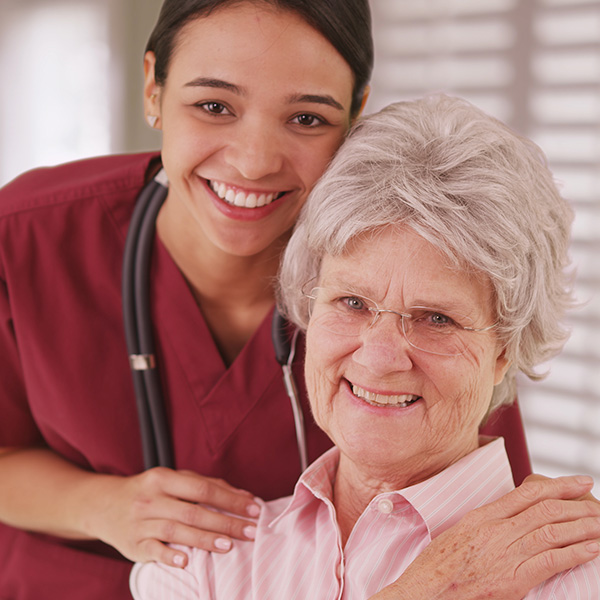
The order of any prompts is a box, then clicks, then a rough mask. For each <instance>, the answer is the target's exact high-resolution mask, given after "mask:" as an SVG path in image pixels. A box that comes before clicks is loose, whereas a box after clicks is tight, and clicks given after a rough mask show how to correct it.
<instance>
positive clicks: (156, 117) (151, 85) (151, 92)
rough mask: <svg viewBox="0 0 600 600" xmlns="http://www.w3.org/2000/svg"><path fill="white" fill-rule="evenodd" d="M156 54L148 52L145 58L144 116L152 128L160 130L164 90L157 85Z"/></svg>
mask: <svg viewBox="0 0 600 600" xmlns="http://www.w3.org/2000/svg"><path fill="white" fill-rule="evenodd" d="M155 64H156V57H155V56H154V52H146V54H145V56H144V114H145V115H146V120H147V121H148V122H149V123H150V124H151V127H153V128H155V129H160V128H161V124H160V113H161V110H160V95H161V92H162V88H161V87H160V86H159V85H158V84H157V83H156V78H155V76H154V66H155Z"/></svg>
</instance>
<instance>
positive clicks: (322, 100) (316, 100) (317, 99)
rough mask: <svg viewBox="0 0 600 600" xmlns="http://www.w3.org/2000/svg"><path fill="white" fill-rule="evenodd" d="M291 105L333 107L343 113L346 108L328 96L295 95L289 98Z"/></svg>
mask: <svg viewBox="0 0 600 600" xmlns="http://www.w3.org/2000/svg"><path fill="white" fill-rule="evenodd" d="M288 102H289V103H290V104H296V103H299V102H310V103H312V104H324V105H326V106H331V107H332V108H335V109H337V110H340V111H343V110H344V107H343V106H342V105H341V104H340V103H339V102H338V101H337V100H336V99H335V98H333V97H332V96H330V95H328V94H323V95H321V94H293V95H292V96H289V97H288Z"/></svg>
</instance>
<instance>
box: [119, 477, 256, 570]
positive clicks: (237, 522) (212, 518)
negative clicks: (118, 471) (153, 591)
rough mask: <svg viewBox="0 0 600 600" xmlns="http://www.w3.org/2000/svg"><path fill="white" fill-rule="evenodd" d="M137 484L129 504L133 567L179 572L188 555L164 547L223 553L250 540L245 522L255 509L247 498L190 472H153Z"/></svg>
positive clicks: (250, 526)
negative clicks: (154, 565) (155, 565)
mask: <svg viewBox="0 0 600 600" xmlns="http://www.w3.org/2000/svg"><path fill="white" fill-rule="evenodd" d="M136 478H137V481H136V484H135V489H136V491H135V493H134V495H133V498H132V501H131V504H130V506H131V521H130V522H131V523H132V527H133V530H132V536H133V538H134V549H133V551H132V552H131V554H132V555H133V556H134V558H135V560H136V561H140V562H147V561H158V562H162V563H164V564H168V565H172V566H176V567H183V566H185V565H186V564H187V561H188V558H187V555H186V554H185V552H184V551H182V550H181V549H177V548H173V547H171V546H170V545H169V544H174V545H177V546H186V547H194V548H199V549H201V550H208V551H211V552H220V553H224V552H228V551H229V550H230V549H231V548H232V546H233V543H234V540H235V539H238V540H245V541H249V540H253V539H254V537H255V533H256V525H255V523H254V521H251V520H249V519H250V518H255V517H258V515H259V514H260V505H259V504H258V503H257V502H256V500H255V499H254V497H253V495H252V494H250V493H249V492H246V491H244V490H238V489H236V488H234V487H233V486H231V485H229V484H228V483H227V482H225V481H223V480H221V479H214V478H209V477H203V476H201V475H198V474H196V473H193V472H191V471H173V470H171V469H164V468H156V469H152V470H150V471H147V472H145V473H143V474H141V475H139V476H136ZM238 515H239V516H238ZM240 516H241V517H247V518H246V519H244V518H240Z"/></svg>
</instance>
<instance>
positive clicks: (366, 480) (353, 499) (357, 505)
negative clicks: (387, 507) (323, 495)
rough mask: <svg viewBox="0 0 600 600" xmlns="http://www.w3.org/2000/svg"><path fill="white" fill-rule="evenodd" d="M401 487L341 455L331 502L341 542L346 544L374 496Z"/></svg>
mask: <svg viewBox="0 0 600 600" xmlns="http://www.w3.org/2000/svg"><path fill="white" fill-rule="evenodd" d="M401 488H402V486H396V485H394V484H389V483H387V481H386V480H385V479H383V478H379V477H376V476H373V475H372V473H371V472H370V471H369V470H368V469H367V470H361V469H358V468H356V467H355V466H354V465H350V464H349V463H348V461H347V460H346V459H345V458H344V455H341V456H340V463H339V466H338V471H337V474H336V478H335V484H334V489H333V503H334V505H335V510H336V514H337V519H338V525H339V527H340V532H341V536H342V544H343V545H345V544H346V542H347V541H348V538H349V537H350V533H351V532H352V529H353V527H354V525H355V523H356V521H358V519H359V517H360V516H361V515H362V513H363V512H364V511H365V509H366V508H367V506H368V505H369V503H370V502H371V500H373V498H375V496H377V495H378V494H382V493H384V492H390V491H394V490H398V489H401Z"/></svg>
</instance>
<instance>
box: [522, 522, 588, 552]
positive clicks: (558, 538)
mask: <svg viewBox="0 0 600 600" xmlns="http://www.w3.org/2000/svg"><path fill="white" fill-rule="evenodd" d="M597 540H600V518H598V517H585V518H582V519H578V520H576V521H568V522H562V523H550V524H548V525H544V526H542V527H540V528H538V529H535V530H534V531H532V532H531V533H529V534H527V535H525V536H524V537H523V538H521V539H520V540H519V541H518V542H517V544H518V545H519V546H521V548H522V549H519V550H518V552H521V553H523V554H524V553H525V552H527V553H528V554H539V553H542V552H544V551H546V550H549V549H555V548H565V547H567V546H571V545H575V544H578V543H581V542H596V541H597Z"/></svg>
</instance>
